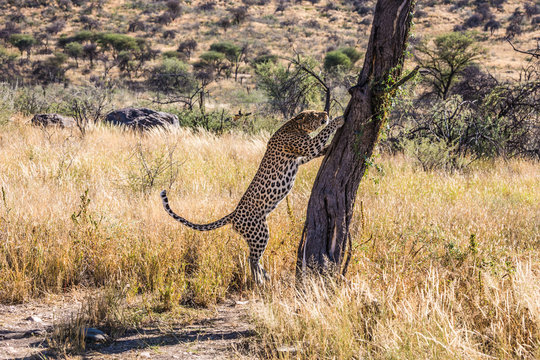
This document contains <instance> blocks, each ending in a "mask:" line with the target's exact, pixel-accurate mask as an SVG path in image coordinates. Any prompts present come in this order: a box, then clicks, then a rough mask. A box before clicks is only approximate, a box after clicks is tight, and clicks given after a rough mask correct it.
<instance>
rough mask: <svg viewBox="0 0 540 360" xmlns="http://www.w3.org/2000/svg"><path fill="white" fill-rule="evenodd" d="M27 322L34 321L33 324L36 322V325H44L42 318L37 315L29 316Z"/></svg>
mask: <svg viewBox="0 0 540 360" xmlns="http://www.w3.org/2000/svg"><path fill="white" fill-rule="evenodd" d="M26 320H28V321H33V322H36V323H39V324H42V323H43V320H41V318H40V317H39V316H36V315H32V316H29V317H27V318H26Z"/></svg>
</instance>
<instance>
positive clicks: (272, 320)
mask: <svg viewBox="0 0 540 360" xmlns="http://www.w3.org/2000/svg"><path fill="white" fill-rule="evenodd" d="M267 138H268V135H267V134H262V135H259V136H248V135H243V134H239V133H238V134H226V135H222V136H220V137H217V136H215V135H212V134H209V133H205V132H197V133H194V132H192V131H188V130H171V131H164V130H156V131H152V132H149V133H147V134H137V133H132V132H128V131H123V130H120V129H116V128H108V127H103V126H96V127H93V128H91V129H90V130H89V131H88V133H87V135H86V136H85V137H84V138H81V137H80V136H79V134H78V133H76V132H75V131H70V130H65V129H64V130H62V129H51V130H43V129H39V128H34V127H31V126H30V125H29V124H28V123H27V122H25V121H24V120H23V119H16V121H13V122H11V123H9V124H8V125H5V126H3V127H2V128H1V135H0V187H1V194H0V195H1V198H0V301H1V302H4V303H16V302H21V301H25V300H27V299H29V298H32V297H37V296H40V295H42V294H45V293H50V292H63V291H66V290H68V289H71V288H76V287H102V286H106V287H116V288H122V289H128V290H127V293H126V296H129V295H130V294H139V293H152V294H156V296H157V297H158V298H159V299H160V301H161V310H167V309H168V308H170V307H172V306H175V305H176V304H191V305H203V306H204V305H209V304H213V303H216V302H219V301H220V300H222V299H225V298H226V297H227V296H228V295H229V294H231V293H237V292H243V291H245V289H246V283H247V279H248V277H249V272H248V270H247V268H248V267H247V266H246V245H245V244H244V241H243V240H242V239H241V238H240V237H239V236H238V235H237V234H235V233H234V232H233V231H232V230H231V229H230V228H228V227H225V228H221V229H219V230H215V231H212V232H207V233H200V232H194V231H192V230H190V229H187V228H185V227H183V226H181V225H180V224H178V223H176V222H174V221H173V220H172V219H171V218H170V217H168V216H167V215H166V213H165V212H164V211H163V209H162V207H161V203H160V199H159V195H158V194H159V191H160V190H161V189H162V188H168V189H170V191H169V193H170V199H171V202H172V204H171V205H172V207H173V209H174V210H175V211H176V212H177V213H179V214H181V215H183V216H185V217H186V218H188V219H190V220H192V221H194V222H201V223H202V222H209V221H213V220H216V219H218V218H220V217H221V216H223V215H225V214H228V213H229V212H230V211H231V210H232V209H233V208H234V206H235V205H236V202H237V201H238V200H239V199H240V197H241V195H242V193H243V191H244V190H245V189H246V187H247V185H248V184H249V181H250V180H251V177H252V176H253V175H254V173H255V171H256V169H257V166H258V162H259V161H260V158H261V157H262V154H263V152H264V150H265V144H266V139H267ZM319 163H320V162H319V161H314V162H312V163H310V164H307V165H305V166H303V168H302V169H301V171H300V173H299V176H298V179H297V182H296V185H295V187H294V189H293V191H292V193H291V194H290V195H289V198H288V204H289V206H288V207H289V208H288V207H287V205H286V204H282V205H280V206H279V207H278V209H276V211H275V212H274V213H273V214H272V215H271V216H270V219H269V224H270V231H271V240H270V245H269V247H268V249H267V251H266V253H265V259H264V263H265V264H264V265H265V267H266V268H267V269H268V270H269V272H270V275H271V276H272V282H271V284H270V286H269V289H268V290H267V291H266V292H264V293H263V301H261V302H256V305H254V308H253V316H254V319H255V321H256V323H257V327H258V329H259V333H260V337H261V340H262V343H263V344H264V351H265V356H269V357H276V358H311V359H319V358H343V359H346V358H374V359H379V358H396V359H402V358H403V359H417V358H441V359H455V358H478V359H480V358H482V359H483V358H500V359H504V358H509V357H515V358H535V357H538V356H540V353H539V351H540V350H539V347H540V344H539V339H540V330H539V329H540V307H539V303H540V301H539V300H538V299H540V285H539V284H540V273H539V271H540V266H539V265H540V261H539V253H540V166H539V164H538V162H535V161H530V160H529V161H527V160H520V159H513V160H508V161H504V160H496V161H482V162H477V163H473V164H472V165H471V166H470V167H469V168H467V169H465V170H464V171H462V172H456V173H446V172H423V171H420V170H418V168H417V167H416V166H415V165H414V164H413V162H412V160H410V159H407V158H405V157H401V156H395V157H390V156H382V157H379V158H377V159H376V163H377V164H378V167H372V168H370V169H369V171H368V173H367V175H366V176H365V178H364V180H363V182H362V185H361V187H360V190H359V192H358V199H357V209H356V212H355V217H354V221H353V224H352V236H353V248H354V249H353V258H352V260H351V265H350V267H349V272H348V277H347V279H346V280H345V281H344V282H340V283H335V282H333V281H331V280H325V281H321V280H316V279H314V280H310V281H308V282H307V284H306V286H305V287H304V290H297V289H296V288H295V287H294V280H293V279H294V277H293V273H294V264H295V255H296V247H297V242H298V239H299V236H300V232H301V230H302V225H303V220H304V214H305V209H306V206H307V201H308V198H309V194H310V189H311V184H312V181H313V179H314V176H315V174H316V171H317V168H318V165H319ZM284 346H286V347H290V349H293V350H291V351H281V350H282V347H284ZM280 349H281V350H280Z"/></svg>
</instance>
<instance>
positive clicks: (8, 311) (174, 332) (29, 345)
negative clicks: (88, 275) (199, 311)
mask: <svg viewBox="0 0 540 360" xmlns="http://www.w3.org/2000/svg"><path fill="white" fill-rule="evenodd" d="M79 306H80V300H79V299H77V298H67V299H62V300H55V301H45V302H30V303H26V304H22V305H0V359H1V360H4V359H51V358H52V359H57V358H60V359H61V358H66V356H64V355H59V354H57V353H54V352H52V351H51V350H50V349H49V348H48V345H47V340H46V339H47V335H48V334H50V333H51V332H52V330H53V325H54V324H55V323H58V319H61V318H63V317H66V316H70V314H71V313H73V311H75V309H78V307H79ZM247 306H249V305H248V303H247V301H235V300H229V301H227V302H226V303H224V304H221V305H219V306H218V307H217V308H216V311H215V312H214V315H212V316H210V317H208V318H205V319H202V320H199V321H195V322H193V323H191V324H190V325H178V326H175V325H174V324H173V325H172V326H167V327H166V329H163V328H160V327H159V326H154V327H144V328H139V329H133V330H130V331H127V332H126V333H125V334H124V335H123V336H121V337H119V338H116V339H114V340H113V341H108V342H105V343H103V344H88V345H87V349H86V351H85V353H84V354H81V355H70V356H68V357H67V358H70V359H238V358H243V359H249V358H252V357H250V356H248V355H244V354H245V352H244V351H242V348H244V347H245V344H247V343H248V342H249V339H250V338H251V337H253V336H254V335H255V332H254V329H253V326H252V325H251V324H250V323H249V322H248V321H247V316H246V313H247Z"/></svg>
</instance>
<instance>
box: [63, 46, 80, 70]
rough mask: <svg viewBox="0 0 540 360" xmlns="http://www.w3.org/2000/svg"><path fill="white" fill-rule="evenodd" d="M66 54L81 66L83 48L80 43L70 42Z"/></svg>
mask: <svg viewBox="0 0 540 360" xmlns="http://www.w3.org/2000/svg"><path fill="white" fill-rule="evenodd" d="M65 52H66V54H67V55H68V56H69V57H72V58H74V59H75V61H76V62H77V65H79V58H81V57H82V55H83V46H82V45H81V44H80V43H78V42H70V43H69V44H67V45H66V48H65Z"/></svg>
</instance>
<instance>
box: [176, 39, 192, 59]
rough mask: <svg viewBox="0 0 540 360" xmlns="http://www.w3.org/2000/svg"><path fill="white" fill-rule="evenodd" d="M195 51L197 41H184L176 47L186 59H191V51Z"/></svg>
mask: <svg viewBox="0 0 540 360" xmlns="http://www.w3.org/2000/svg"><path fill="white" fill-rule="evenodd" d="M195 49H197V41H195V40H193V39H189V40H185V41H182V42H181V43H180V45H178V49H177V50H176V51H178V52H179V53H181V54H184V55H185V56H186V57H187V58H188V59H189V58H191V54H192V53H193V51H194V50H195Z"/></svg>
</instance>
